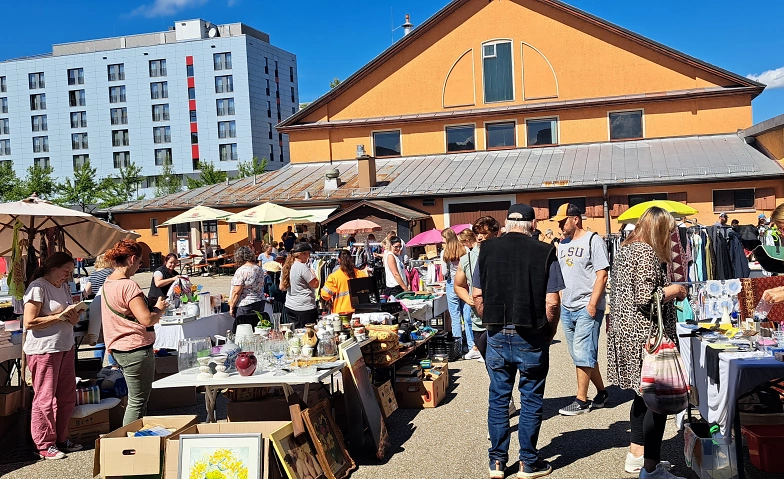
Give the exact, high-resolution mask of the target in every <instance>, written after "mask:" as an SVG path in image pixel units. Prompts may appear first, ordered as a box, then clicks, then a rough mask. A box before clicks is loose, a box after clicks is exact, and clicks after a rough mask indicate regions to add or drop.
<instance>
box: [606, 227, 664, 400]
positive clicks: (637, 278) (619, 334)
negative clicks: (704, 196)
mask: <svg viewBox="0 0 784 479" xmlns="http://www.w3.org/2000/svg"><path fill="white" fill-rule="evenodd" d="M610 277H611V289H610V319H609V325H608V333H607V349H608V351H607V378H608V380H609V381H610V382H611V383H613V384H615V385H617V386H619V387H621V388H623V389H634V390H636V389H638V388H639V387H640V372H641V371H642V360H643V354H642V348H643V346H644V345H645V342H646V340H647V339H648V338H649V337H650V336H651V335H652V334H653V333H655V332H656V330H657V327H658V326H657V325H656V324H655V323H656V321H657V320H656V317H655V316H654V321H653V324H652V323H651V319H650V316H649V315H650V311H651V304H652V303H651V298H652V296H653V293H654V292H655V291H658V292H659V293H660V294H662V297H663V291H662V289H663V288H664V287H665V286H667V285H668V284H669V281H668V280H667V277H666V275H665V272H664V269H663V268H662V265H661V262H660V261H659V258H658V257H657V256H656V253H655V252H654V251H653V248H652V247H651V246H650V245H648V244H647V243H641V242H636V243H631V244H628V245H624V246H622V247H621V248H620V250H619V251H618V254H617V255H616V257H615V261H614V262H613V266H612V271H611V274H610ZM662 320H663V322H664V334H665V336H666V337H668V338H670V339H672V340H673V341H675V342H677V339H676V338H677V336H676V333H675V324H676V322H677V317H676V314H675V306H674V305H673V302H672V301H667V302H665V303H662Z"/></svg>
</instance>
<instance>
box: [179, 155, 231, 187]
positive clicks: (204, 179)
mask: <svg viewBox="0 0 784 479" xmlns="http://www.w3.org/2000/svg"><path fill="white" fill-rule="evenodd" d="M198 167H199V168H198V169H199V177H198V178H191V177H188V189H189V190H193V189H195V188H200V187H202V186H206V185H217V184H218V183H223V182H224V181H226V179H227V178H228V177H229V175H228V173H226V172H225V171H220V170H217V169H215V163H213V162H211V161H200V162H199V164H198Z"/></svg>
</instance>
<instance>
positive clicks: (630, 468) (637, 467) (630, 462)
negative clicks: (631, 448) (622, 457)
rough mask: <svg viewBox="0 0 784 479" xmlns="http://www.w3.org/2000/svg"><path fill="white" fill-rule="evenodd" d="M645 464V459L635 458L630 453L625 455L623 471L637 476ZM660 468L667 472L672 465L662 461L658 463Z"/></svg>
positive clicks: (642, 457) (641, 457)
mask: <svg viewBox="0 0 784 479" xmlns="http://www.w3.org/2000/svg"><path fill="white" fill-rule="evenodd" d="M644 464H645V457H644V456H640V457H635V456H634V454H632V453H631V452H627V453H626V463H625V464H624V468H623V470H624V471H626V472H628V473H630V474H637V473H638V472H640V471H641V470H642V466H643V465H644ZM659 464H660V465H661V466H662V467H664V468H665V469H667V470H670V469H672V464H670V462H669V461H662V462H660V463H659Z"/></svg>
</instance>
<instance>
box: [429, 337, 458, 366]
mask: <svg viewBox="0 0 784 479" xmlns="http://www.w3.org/2000/svg"><path fill="white" fill-rule="evenodd" d="M428 344H429V347H430V354H431V355H433V354H447V355H448V356H449V360H450V361H457V360H458V359H460V356H461V355H462V351H461V350H460V346H461V345H462V343H460V342H458V341H455V340H454V338H453V339H448V338H447V336H446V334H443V333H438V334H436V335H435V336H433V339H431V340H430V343H428Z"/></svg>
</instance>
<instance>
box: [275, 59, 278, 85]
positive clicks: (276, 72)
mask: <svg viewBox="0 0 784 479" xmlns="http://www.w3.org/2000/svg"><path fill="white" fill-rule="evenodd" d="M275 81H276V82H277V81H278V61H277V60H275Z"/></svg>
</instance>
